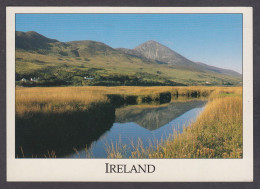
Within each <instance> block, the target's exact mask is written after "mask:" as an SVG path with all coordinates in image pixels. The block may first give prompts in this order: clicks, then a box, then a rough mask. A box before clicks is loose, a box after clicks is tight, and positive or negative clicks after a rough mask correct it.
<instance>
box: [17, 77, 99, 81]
mask: <svg viewBox="0 0 260 189" xmlns="http://www.w3.org/2000/svg"><path fill="white" fill-rule="evenodd" d="M83 79H85V80H92V79H94V77H91V76H85V77H83ZM39 80H40V78H39V77H31V78H30V79H26V78H22V79H21V80H20V81H21V82H27V81H32V82H36V81H39Z"/></svg>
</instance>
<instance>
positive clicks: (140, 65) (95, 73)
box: [15, 31, 242, 86]
mask: <svg viewBox="0 0 260 189" xmlns="http://www.w3.org/2000/svg"><path fill="white" fill-rule="evenodd" d="M15 39H16V41H15V45H16V81H17V84H22V85H32V86H46V85H47V86H48V85H173V86H174V85H240V84H241V80H242V75H241V74H239V73H237V72H235V71H233V70H228V69H222V68H217V67H214V66H210V65H207V64H204V63H199V62H193V61H191V60H189V59H187V58H185V57H184V56H182V55H180V54H179V53H177V52H175V51H173V50H172V49H170V48H168V47H166V46H164V45H162V44H160V43H158V42H156V41H152V40H151V41H147V42H145V43H143V44H141V45H139V46H137V47H136V48H134V49H126V48H117V49H114V48H112V47H110V46H108V45H106V44H104V43H101V42H96V41H89V40H84V41H72V42H59V41H58V40H55V39H49V38H47V37H45V36H43V35H41V34H38V33H37V32H34V31H29V32H19V31H17V32H16V38H15ZM32 77H34V78H39V80H38V81H37V82H36V81H34V82H29V81H28V82H20V81H21V79H24V80H23V81H26V80H29V79H30V78H32ZM90 77H91V78H93V79H92V80H91V81H89V80H88V79H87V78H90Z"/></svg>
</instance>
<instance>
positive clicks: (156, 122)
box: [116, 100, 206, 131]
mask: <svg viewBox="0 0 260 189" xmlns="http://www.w3.org/2000/svg"><path fill="white" fill-rule="evenodd" d="M205 103H206V102H205V101H196V100H194V101H190V102H189V101H188V102H172V103H170V104H168V105H166V106H157V107H156V106H155V107H149V106H141V105H139V106H128V107H125V108H119V109H116V122H118V123H127V122H135V123H137V124H138V125H139V126H141V127H144V128H146V129H148V130H150V131H152V130H155V129H158V128H160V127H162V126H163V125H165V124H167V123H169V122H170V121H171V120H173V119H175V118H177V117H179V116H180V115H182V114H184V113H185V112H187V111H188V110H190V109H192V108H196V107H200V106H203V105H205Z"/></svg>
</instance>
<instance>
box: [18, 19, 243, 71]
mask: <svg viewBox="0 0 260 189" xmlns="http://www.w3.org/2000/svg"><path fill="white" fill-rule="evenodd" d="M16 31H24V32H26V31H36V32H38V33H40V34H42V35H44V36H46V37H49V38H53V39H57V40H59V41H63V42H66V41H74V40H94V41H100V42H103V43H106V44H107V45H109V46H111V47H113V48H119V47H124V48H134V47H136V46H138V45H139V44H141V43H143V42H145V41H148V40H155V41H158V42H159V43H162V44H163V45H166V46H168V47H169V48H171V49H173V50H174V51H176V52H178V53H180V54H181V55H183V56H185V57H186V58H188V59H190V60H192V61H195V62H203V63H206V64H209V65H213V66H217V67H221V68H228V69H232V70H235V71H238V72H240V73H241V72H242V14H16Z"/></svg>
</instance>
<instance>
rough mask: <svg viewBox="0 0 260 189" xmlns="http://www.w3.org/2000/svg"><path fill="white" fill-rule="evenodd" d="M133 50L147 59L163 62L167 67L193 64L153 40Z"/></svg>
mask: <svg viewBox="0 0 260 189" xmlns="http://www.w3.org/2000/svg"><path fill="white" fill-rule="evenodd" d="M134 50H136V51H138V52H139V53H141V54H142V55H143V56H144V57H146V58H148V59H153V60H157V61H160V62H165V63H168V64H169V65H180V66H189V65H190V64H194V63H192V62H191V61H190V60H188V59H186V58H185V57H183V56H181V55H180V54H178V53H177V52H175V51H173V50H172V49H170V48H168V47H166V46H164V45H162V44H161V43H158V42H157V41H154V40H150V41H147V42H144V43H143V44H141V45H139V46H137V47H136V48H135V49H134Z"/></svg>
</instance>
